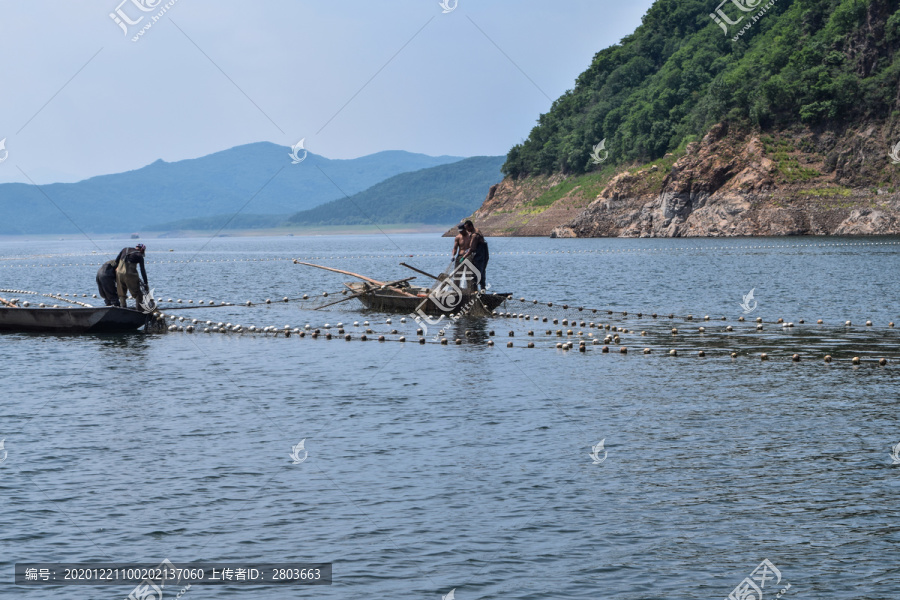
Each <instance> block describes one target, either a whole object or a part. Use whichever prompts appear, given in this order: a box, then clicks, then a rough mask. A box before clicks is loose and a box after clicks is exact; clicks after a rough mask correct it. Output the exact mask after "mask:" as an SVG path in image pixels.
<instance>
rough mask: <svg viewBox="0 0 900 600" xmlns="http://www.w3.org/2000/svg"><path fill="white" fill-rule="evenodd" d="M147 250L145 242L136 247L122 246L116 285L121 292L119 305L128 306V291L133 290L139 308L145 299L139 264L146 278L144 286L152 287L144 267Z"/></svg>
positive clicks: (118, 258) (142, 274) (117, 267)
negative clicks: (126, 299) (139, 276)
mask: <svg viewBox="0 0 900 600" xmlns="http://www.w3.org/2000/svg"><path fill="white" fill-rule="evenodd" d="M146 252H147V247H146V246H144V245H143V244H138V245H137V246H135V247H134V248H122V251H121V252H119V256H118V257H116V265H117V266H116V287H117V288H118V293H119V305H120V306H121V307H122V308H128V304H127V303H126V302H125V298H126V297H127V296H128V292H131V297H132V298H134V300H135V302H136V303H137V306H136V307H135V308H137V309H138V310H140V308H141V303H143V301H144V292H143V290H142V289H141V280H140V278H138V272H137V267H138V265H140V266H141V277H143V278H144V281H143V284H144V285H143V287H144V289H146V290H149V289H150V285H149V284H148V283H147V270H146V269H145V268H144V254H145V253H146Z"/></svg>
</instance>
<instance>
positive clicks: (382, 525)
mask: <svg viewBox="0 0 900 600" xmlns="http://www.w3.org/2000/svg"><path fill="white" fill-rule="evenodd" d="M131 243H133V242H129V241H127V240H103V241H99V240H98V241H97V242H96V246H95V245H93V244H92V243H90V242H88V241H83V242H82V241H78V242H55V241H54V242H46V241H42V242H24V241H7V242H0V288H12V289H18V290H33V291H39V292H54V293H55V292H62V293H69V294H73V293H78V294H82V293H86V294H93V293H95V291H96V290H95V289H94V284H93V281H94V274H95V272H96V269H97V265H98V264H99V263H100V262H101V261H102V260H108V259H109V258H112V257H114V256H115V254H116V253H117V252H118V250H119V249H121V247H123V246H124V245H130V244H131ZM146 243H147V244H148V245H149V246H150V248H149V254H148V265H147V267H148V271H149V275H150V282H151V286H152V287H154V288H156V293H157V296H161V297H163V298H164V299H165V298H173V299H177V298H181V299H183V300H184V301H185V302H186V301H187V300H188V299H193V300H194V301H195V303H196V302H197V301H198V300H201V299H202V300H205V301H209V300H214V301H216V302H221V301H227V302H234V303H242V302H244V301H246V300H251V301H253V302H254V303H259V302H261V301H264V300H265V299H266V298H271V299H274V300H276V302H275V303H273V304H271V305H265V304H262V305H255V306H253V307H249V308H248V307H243V306H233V307H225V308H204V309H195V310H185V311H181V312H178V313H176V312H174V311H171V314H178V315H182V316H186V317H187V318H188V320H189V321H190V319H192V318H197V319H200V321H201V325H202V322H204V321H206V320H207V319H210V320H213V321H214V322H218V321H222V322H231V323H241V324H243V325H244V326H249V325H251V324H252V325H256V326H267V325H275V326H278V327H283V326H284V325H285V324H289V325H291V326H292V327H303V326H304V325H305V324H306V323H310V324H311V327H313V328H315V327H319V328H324V324H325V323H328V324H329V325H332V326H335V325H336V324H337V323H338V322H342V323H344V326H345V328H346V329H347V331H348V332H349V333H351V334H352V335H353V337H354V338H358V336H359V334H360V333H362V330H363V329H365V327H364V326H363V325H362V323H363V321H365V320H368V321H369V322H370V325H369V327H370V328H372V329H373V331H374V332H375V334H374V335H375V337H377V335H385V336H386V337H387V339H388V341H387V342H384V343H379V342H377V341H371V340H370V341H368V342H361V341H358V340H357V339H354V341H352V342H346V341H344V340H342V339H334V340H330V341H328V340H324V339H321V338H320V339H318V340H312V339H309V338H308V337H307V338H303V339H301V338H299V337H298V336H292V337H290V338H288V339H285V338H284V337H282V336H278V337H277V338H273V337H272V336H271V335H269V336H265V337H264V336H260V335H249V334H245V335H236V334H235V335H221V334H203V333H194V334H187V333H167V334H155V335H144V334H134V335H122V336H37V335H3V336H2V337H0V344H2V349H3V356H4V361H3V363H2V367H0V373H2V390H3V393H2V394H0V439H5V449H6V451H7V452H8V456H7V459H6V460H5V461H4V462H3V463H2V464H0V549H2V552H0V573H2V576H0V595H2V596H3V597H9V598H26V599H32V598H79V599H81V598H90V599H94V598H117V597H118V598H125V597H126V596H127V595H128V593H129V592H130V591H131V587H132V586H122V587H93V586H90V587H84V586H79V587H53V588H46V587H44V588H40V587H16V586H13V585H12V584H11V581H12V569H13V564H14V563H16V562H26V561H46V562H79V561H81V562H86V561H105V562H112V561H121V562H126V561H129V562H147V563H150V562H152V563H158V562H160V561H161V560H162V559H164V558H168V559H169V560H171V561H172V562H173V563H175V564H176V565H177V564H179V563H187V562H242V561H243V562H263V561H265V562H295V561H296V562H302V561H307V562H333V563H334V584H333V585H331V586H329V587H324V586H323V587H315V588H310V587H303V586H294V587H289V588H273V587H237V586H231V587H218V586H217V587H209V586H194V587H192V588H191V590H189V591H188V592H187V594H186V595H185V596H183V597H184V598H194V597H196V598H213V597H223V598H238V597H241V598H253V599H262V598H264V599H268V598H272V599H276V598H277V599H281V598H341V599H343V598H370V597H391V598H410V599H412V598H434V599H439V598H441V597H442V596H443V595H446V594H448V593H449V592H450V590H451V589H454V588H455V598H457V599H459V600H468V599H477V598H481V599H483V598H511V599H512V598H514V599H538V598H540V599H545V598H592V599H595V598H610V599H613V598H615V599H619V600H651V599H676V598H677V599H701V598H702V599H708V598H726V597H727V596H728V595H729V593H731V591H732V590H733V589H734V588H735V586H737V585H738V584H740V583H741V581H742V580H743V579H744V578H745V577H748V576H749V575H750V573H751V572H752V571H753V570H754V568H756V566H757V565H759V564H760V563H761V562H762V561H763V559H768V560H769V561H771V563H772V564H774V565H775V566H776V567H777V568H778V569H779V570H780V572H781V575H782V581H781V584H780V586H779V588H780V587H784V586H785V585H786V584H788V583H789V584H790V586H791V587H790V589H789V590H788V591H787V592H786V593H785V595H784V596H783V597H784V598H798V599H799V598H817V599H819V598H822V599H824V598H835V599H871V600H875V599H896V598H898V597H900V574H898V568H897V560H896V549H897V544H898V542H900V528H898V526H897V522H898V517H900V504H898V501H897V498H898V497H900V465H898V466H892V460H891V457H890V452H891V447H892V446H894V445H895V444H897V443H898V442H900V427H898V423H897V418H898V406H900V393H898V392H900V385H898V373H900V345H898V333H897V331H896V330H895V329H891V328H889V327H888V323H889V322H890V321H898V320H900V309H898V304H897V298H898V295H900V284H898V281H897V274H898V273H900V238H870V239H865V238H830V239H827V240H822V239H817V238H767V239H758V240H618V239H615V240H601V239H594V240H550V239H514V238H510V239H491V240H490V244H491V253H492V258H491V262H490V266H489V269H488V278H489V281H490V282H491V283H492V286H493V289H494V290H496V291H502V292H511V293H513V294H514V295H515V300H514V301H512V302H509V303H507V305H506V306H505V307H504V308H502V309H501V311H505V312H512V313H516V314H517V315H518V314H523V313H525V314H528V315H529V319H528V320H525V319H524V318H518V317H497V318H491V319H474V318H473V319H463V320H462V321H461V322H460V323H459V324H457V325H456V326H454V327H451V328H450V329H449V330H448V332H447V335H448V337H450V338H457V337H459V338H460V339H464V340H466V342H465V343H463V344H461V345H460V346H456V345H455V344H453V343H451V344H450V345H448V346H442V345H440V344H437V343H434V342H432V341H431V338H432V337H433V336H434V334H435V333H436V332H435V331H434V330H433V329H432V330H430V331H429V332H428V343H426V344H425V345H419V344H418V343H415V341H416V339H417V335H416V332H415V329H416V327H417V326H416V324H415V323H414V322H413V321H412V319H408V320H407V322H406V323H400V317H401V315H393V317H392V323H391V324H387V323H386V322H385V319H386V317H387V315H383V314H377V313H365V312H362V311H361V310H360V307H359V306H358V305H354V304H355V301H354V302H348V303H346V304H342V305H338V306H336V307H333V308H332V309H329V310H326V311H312V310H310V303H309V302H307V303H303V302H298V301H296V299H298V298H300V297H301V296H302V295H303V294H309V295H310V296H316V297H319V298H321V294H322V292H325V291H327V292H329V293H330V295H329V299H337V298H339V297H340V296H339V295H336V294H337V293H338V292H339V291H340V290H341V288H342V282H344V281H349V280H350V279H349V278H348V277H346V276H342V275H338V274H334V273H328V272H325V271H319V270H315V269H311V268H308V267H303V266H300V265H296V264H293V263H292V262H291V261H290V260H289V259H290V258H302V259H305V260H310V261H311V262H317V263H321V264H325V265H329V266H333V267H336V268H341V269H347V270H350V271H354V272H358V273H363V274H368V275H370V276H373V277H375V278H379V279H383V280H388V279H400V278H402V277H406V276H411V275H415V274H414V273H412V272H411V271H408V270H406V269H404V268H403V267H401V266H399V264H398V263H399V262H401V261H406V262H410V263H412V264H414V265H416V266H418V267H420V268H423V269H425V270H427V271H431V272H437V271H440V270H442V269H443V268H444V267H445V266H446V263H447V261H448V258H449V248H450V245H451V242H450V241H449V240H447V239H442V238H439V237H437V236H435V235H391V236H390V237H386V236H359V237H338V236H333V237H303V238H301V237H295V238H287V237H285V238H216V239H213V240H212V241H209V240H197V239H178V240H150V241H147V242H146ZM169 249H172V250H173V251H172V252H169V251H168V250H169ZM409 255H413V256H412V257H410V256H409ZM207 261H208V262H207ZM36 265H38V266H36ZM422 279H423V278H422V277H420V278H419V279H417V280H416V281H417V282H418V281H421V280H422ZM751 289H754V297H755V300H756V302H757V303H758V307H757V308H756V310H755V311H754V312H752V313H749V314H747V315H746V321H744V322H739V321H738V317H740V316H742V315H744V313H743V311H742V309H741V307H740V303H741V301H742V299H743V296H744V295H746V294H747V293H748V292H749V291H750V290H751ZM11 296H18V297H20V298H22V299H28V300H30V301H38V302H39V301H41V299H40V298H37V297H32V296H27V295H21V294H18V295H17V294H10V293H4V294H3V297H6V298H8V297H11ZM284 296H288V297H290V298H291V299H292V301H291V302H288V303H287V304H285V303H283V302H280V299H281V298H282V297H284ZM520 297H524V298H526V300H527V302H525V303H522V302H520V301H519V300H518V298H520ZM534 299H537V300H539V302H540V304H537V305H535V304H534V303H533V302H531V301H532V300H534ZM87 300H88V301H93V302H96V301H95V300H92V299H87ZM43 301H46V302H49V303H57V302H58V301H56V300H51V299H46V298H45V299H43ZM547 302H553V304H554V306H553V307H547V306H546V303H547ZM562 304H568V305H569V309H565V310H564V309H562V308H561V305H562ZM181 306H184V304H182V305H181ZM578 306H584V307H586V309H585V311H582V312H580V313H579V312H578V311H577V310H575V309H576V307H578ZM591 309H596V310H597V312H596V313H595V312H591ZM163 310H164V311H165V310H166V308H165V307H163ZM607 310H610V311H613V314H612V315H610V314H608V313H607V312H606V311H607ZM622 312H628V315H627V316H623V315H622ZM638 312H641V313H642V317H640V318H638V317H637V316H636V313H638ZM653 312H656V313H658V314H659V316H658V317H657V318H656V319H653V318H652V317H650V316H649V315H650V314H651V313H653ZM669 313H672V314H674V315H676V318H674V319H671V320H670V319H668V318H667V317H668V314H669ZM688 314H692V315H693V316H694V319H693V320H692V321H687V320H686V319H685V318H684V317H685V316H686V315H688ZM534 315H538V316H539V318H540V319H543V317H545V316H546V317H548V319H549V320H548V322H547V323H545V322H543V321H542V320H538V321H535V320H534V319H533V318H532V317H533V316H534ZM705 315H710V317H711V318H710V321H708V322H706V321H703V317H704V316H705ZM722 316H724V317H726V318H727V321H725V322H723V321H720V320H717V319H718V318H720V317H722ZM756 317H761V318H762V319H763V321H764V329H763V330H762V331H757V330H756V328H755V325H756V324H755V319H756ZM553 318H556V319H557V320H559V321H560V323H559V324H553V323H552V319H553ZM563 318H566V319H573V318H574V319H575V320H576V324H575V325H571V324H567V325H562V324H561V320H562V319H563ZM778 318H783V319H784V320H785V321H790V322H794V323H795V327H794V328H790V329H789V328H782V327H781V326H780V325H779V324H777V323H775V321H776V320H777V319H778ZM800 319H804V320H805V324H803V325H801V324H799V320H800ZM817 319H822V320H823V321H824V323H823V325H821V326H820V325H816V320H817ZM581 320H584V321H586V322H596V323H603V324H609V325H611V326H614V327H619V328H622V329H628V330H629V331H630V332H629V333H625V332H620V333H619V335H620V336H621V339H620V342H619V343H616V344H614V345H611V348H612V351H611V352H610V353H602V352H600V350H599V349H600V347H601V346H600V345H593V344H592V338H596V337H599V338H602V337H603V336H605V335H607V334H612V333H614V332H613V331H607V330H605V329H604V330H602V331H603V332H602V333H600V330H598V329H597V328H592V327H590V326H589V325H588V324H586V325H585V326H582V325H581V324H580V321H581ZM847 320H851V321H852V326H851V327H845V326H844V322H845V321H847ZM867 320H871V321H872V323H873V325H872V326H871V327H866V325H865V322H866V321H867ZM354 321H357V322H359V323H360V326H359V327H354V326H353V322H354ZM727 325H731V326H732V327H733V328H734V331H732V332H726V331H725V327H726V326H727ZM701 326H705V328H706V332H704V333H700V332H699V329H698V328H699V327H701ZM672 328H677V329H678V330H679V333H678V334H677V335H672V333H671V329H672ZM332 329H336V327H333V328H332ZM393 329H396V330H398V333H397V334H392V333H391V331H392V330H393ZM557 329H559V330H560V332H561V334H562V335H561V336H557V335H556V330H557ZM568 329H573V335H572V336H569V335H567V330H568ZM466 330H468V331H469V332H470V337H469V338H466V335H465V332H466ZM548 330H549V331H550V332H551V333H550V334H549V335H548V334H547V333H546V332H547V331H548ZM323 331H324V329H323ZM491 331H494V333H495V335H494V336H493V337H492V336H490V332H491ZM510 331H512V332H513V333H514V337H509V332H510ZM528 331H534V333H535V335H534V336H533V337H532V336H528V335H527V334H528ZM579 331H580V332H581V333H582V335H581V336H580V337H579V335H578V332H579ZM641 331H645V332H646V334H647V335H645V336H641V335H640V332H641ZM401 334H402V335H405V336H406V338H407V339H408V340H409V341H407V342H406V343H400V342H398V341H396V340H397V338H398V337H399V335H401ZM487 339H494V340H495V341H496V345H495V346H494V347H489V346H488V345H487V344H486V340H487ZM579 339H585V340H586V341H587V351H586V352H584V353H580V352H578V351H577V340H579ZM509 340H512V341H513V342H514V347H513V348H507V347H506V342H507V341H509ZM566 340H574V341H575V345H576V348H575V349H574V350H571V351H565V350H558V349H556V348H555V345H556V343H557V342H561V341H566ZM528 341H533V342H534V343H535V345H536V347H535V348H533V349H528V348H525V347H524V346H525V345H526V343H527V342H528ZM621 345H624V346H627V347H628V348H629V353H628V354H626V355H623V354H620V353H619V352H618V348H619V346H621ZM644 347H648V348H651V350H652V353H651V354H649V355H644V354H642V353H641V351H640V350H641V349H643V348H644ZM672 348H676V349H678V351H679V356H678V357H672V356H669V355H668V351H669V350H670V349H672ZM698 350H705V351H706V353H707V357H706V358H698V357H697V356H696V352H697V351H698ZM732 351H735V352H738V353H739V356H738V358H737V359H735V360H732V359H731V358H730V356H729V355H730V352H732ZM761 351H765V352H767V353H769V355H770V356H771V360H769V361H767V362H763V361H761V360H759V358H758V354H759V352H761ZM794 353H799V354H801V356H802V360H801V362H799V363H793V362H791V360H790V356H791V355H792V354H794ZM826 353H830V354H833V355H834V356H835V362H834V363H832V364H831V365H825V363H824V362H823V361H822V356H823V355H824V354H826ZM852 356H861V357H862V358H863V364H862V365H860V366H858V367H853V366H851V365H850V361H849V358H850V357H852ZM882 356H883V357H887V358H888V359H889V360H890V362H889V364H888V365H887V366H886V367H880V366H878V364H877V362H876V359H877V358H879V357H882ZM302 439H305V440H306V442H305V448H306V450H307V451H308V452H309V454H308V459H307V460H306V461H304V462H303V463H301V464H296V465H295V464H293V461H292V460H291V458H290V453H291V447H292V446H294V445H296V444H297V443H298V442H299V441H300V440H302ZM600 440H604V445H605V448H604V450H603V451H601V452H600V454H599V457H600V458H602V457H603V456H604V455H605V456H606V457H607V458H606V459H605V460H603V461H602V462H601V463H600V464H593V462H594V461H593V460H592V458H591V457H590V456H589V455H590V453H591V449H592V446H594V445H596V444H597V443H598V442H599V441H600ZM604 453H608V454H604ZM0 456H2V453H0ZM779 588H775V587H773V584H772V583H771V582H770V583H769V585H768V586H767V587H766V588H765V590H764V594H765V595H764V597H765V598H766V599H767V600H771V599H772V598H775V595H776V592H777V590H778V589H779ZM175 592H177V590H175V591H173V592H168V591H167V595H166V597H167V598H169V597H174V594H175ZM754 597H755V596H754Z"/></svg>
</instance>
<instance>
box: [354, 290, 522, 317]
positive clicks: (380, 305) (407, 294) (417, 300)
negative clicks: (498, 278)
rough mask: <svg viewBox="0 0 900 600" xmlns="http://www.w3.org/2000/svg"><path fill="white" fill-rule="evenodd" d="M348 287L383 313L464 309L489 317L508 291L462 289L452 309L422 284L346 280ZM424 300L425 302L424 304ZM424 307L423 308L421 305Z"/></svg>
mask: <svg viewBox="0 0 900 600" xmlns="http://www.w3.org/2000/svg"><path fill="white" fill-rule="evenodd" d="M346 285H347V287H349V288H350V290H351V291H353V293H354V295H357V294H358V296H357V297H358V298H359V301H360V302H362V303H363V305H364V306H365V307H366V308H368V309H371V310H377V311H381V312H396V313H407V314H412V313H415V312H416V310H417V309H420V310H421V311H422V312H424V313H425V314H426V315H435V316H438V315H450V314H458V313H460V312H463V313H465V314H468V315H472V316H489V315H490V314H491V313H492V312H493V311H494V310H495V309H496V308H497V307H499V306H500V305H501V304H503V303H504V302H505V301H506V300H507V299H508V298H509V294H488V293H481V294H476V293H467V292H466V291H465V290H463V292H462V294H461V295H460V296H459V297H458V298H459V300H458V301H457V298H456V297H454V298H453V302H452V306H450V307H449V308H447V307H445V306H443V305H441V304H440V303H439V302H438V301H437V300H436V299H435V298H434V297H433V296H429V293H430V292H431V290H430V289H429V288H423V287H419V286H411V285H406V286H403V285H400V286H397V287H396V288H385V289H381V287H380V286H379V287H374V286H371V285H368V284H366V283H364V282H363V283H358V282H352V283H347V284H346ZM423 302H424V303H423ZM420 306H421V308H420Z"/></svg>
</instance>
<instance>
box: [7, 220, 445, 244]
mask: <svg viewBox="0 0 900 600" xmlns="http://www.w3.org/2000/svg"><path fill="white" fill-rule="evenodd" d="M447 229H448V226H446V225H422V224H394V225H381V226H376V225H327V226H322V227H277V228H270V229H228V230H223V231H220V232H213V231H208V230H202V229H182V230H177V231H142V232H139V233H137V234H136V235H137V236H138V237H132V236H133V235H135V234H134V233H87V234H82V233H34V234H0V242H14V241H22V240H32V241H46V240H52V241H71V240H85V239H90V240H92V241H93V240H96V241H108V240H135V242H137V241H140V240H167V239H168V240H171V239H181V238H233V237H315V236H324V235H373V234H382V233H384V234H392V233H393V234H398V233H438V234H440V233H444V232H445V231H447Z"/></svg>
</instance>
